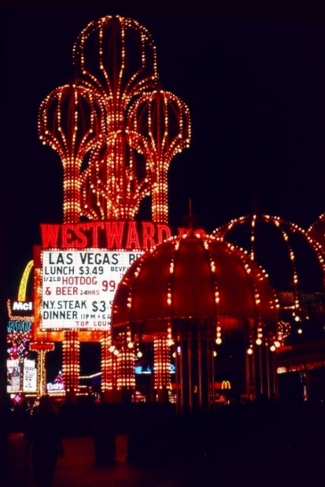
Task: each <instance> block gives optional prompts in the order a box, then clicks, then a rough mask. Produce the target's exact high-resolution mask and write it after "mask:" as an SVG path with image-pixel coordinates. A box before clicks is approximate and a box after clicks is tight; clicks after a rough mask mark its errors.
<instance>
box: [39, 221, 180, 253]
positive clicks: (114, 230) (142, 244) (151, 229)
mask: <svg viewBox="0 0 325 487" xmlns="http://www.w3.org/2000/svg"><path fill="white" fill-rule="evenodd" d="M170 237H171V230H170V228H169V226H168V225H165V224H160V223H158V224H154V223H151V222H135V221H106V222H102V221H100V222H88V223H75V224H72V223H71V224H68V223H66V224H41V238H42V248H43V249H48V248H52V249H53V248H55V249H58V248H59V249H84V248H100V247H101V248H105V249H109V250H113V249H125V250H134V249H142V250H147V249H149V248H152V247H154V246H155V245H157V244H159V243H162V242H163V241H164V240H166V239H168V238H170Z"/></svg>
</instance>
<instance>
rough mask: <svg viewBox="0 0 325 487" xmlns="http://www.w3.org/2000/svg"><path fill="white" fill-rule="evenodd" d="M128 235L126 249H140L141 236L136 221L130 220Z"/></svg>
mask: <svg viewBox="0 0 325 487" xmlns="http://www.w3.org/2000/svg"><path fill="white" fill-rule="evenodd" d="M128 225H129V227H128V236H127V242H126V245H125V248H126V249H130V250H132V249H140V243H139V237H138V232H137V227H136V222H128Z"/></svg>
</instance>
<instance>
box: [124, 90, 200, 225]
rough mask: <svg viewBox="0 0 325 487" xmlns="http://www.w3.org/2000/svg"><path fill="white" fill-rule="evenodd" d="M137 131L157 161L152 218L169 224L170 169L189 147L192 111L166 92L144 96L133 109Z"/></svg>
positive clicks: (156, 91) (153, 179)
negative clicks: (178, 155)
mask: <svg viewBox="0 0 325 487" xmlns="http://www.w3.org/2000/svg"><path fill="white" fill-rule="evenodd" d="M129 118H130V124H131V126H132V128H133V129H135V130H136V131H138V132H139V133H141V134H142V135H144V136H145V137H146V138H147V139H148V141H149V147H150V152H151V158H152V160H153V163H154V166H153V169H154V170H153V174H152V219H153V221H156V222H161V223H167V222H168V182H167V175H168V168H169V164H170V162H171V160H172V158H173V157H174V156H175V155H176V154H177V153H178V152H181V151H182V150H183V149H184V148H185V147H189V143H190V139H191V121H190V112H189V109H188V107H187V106H186V104H185V103H184V102H183V101H182V100H180V99H179V98H178V97H177V96H175V95H173V94H172V93H170V92H168V91H164V90H162V89H156V90H154V91H152V92H151V93H145V94H143V95H142V96H141V97H140V98H139V99H138V100H136V102H135V103H134V104H133V106H132V109H131V110H130V117H129Z"/></svg>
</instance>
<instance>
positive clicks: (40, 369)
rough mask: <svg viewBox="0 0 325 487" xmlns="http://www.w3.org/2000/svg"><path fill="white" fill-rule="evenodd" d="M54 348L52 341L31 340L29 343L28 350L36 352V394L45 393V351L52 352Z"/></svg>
mask: <svg viewBox="0 0 325 487" xmlns="http://www.w3.org/2000/svg"><path fill="white" fill-rule="evenodd" d="M54 348H55V345H54V343H52V342H33V343H30V344H29V350H30V351H31V352H36V353H37V391H38V396H39V397H40V396H42V395H43V394H45V393H46V364H45V358H46V354H47V352H53V351H54Z"/></svg>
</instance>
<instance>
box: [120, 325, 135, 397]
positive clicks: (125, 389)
mask: <svg viewBox="0 0 325 487" xmlns="http://www.w3.org/2000/svg"><path fill="white" fill-rule="evenodd" d="M130 338H131V337H130V331H129V330H128V331H127V332H126V333H124V334H123V345H122V347H121V349H120V350H119V353H118V354H117V389H118V390H119V391H121V393H122V400H123V399H124V400H127V401H131V399H132V393H133V392H134V390H135V370H134V367H135V356H134V344H133V342H132V341H131V339H130Z"/></svg>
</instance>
